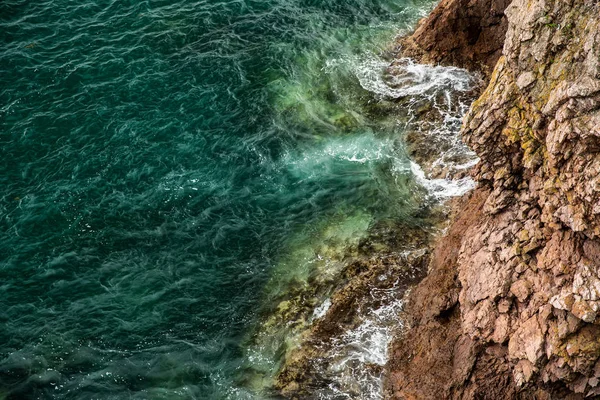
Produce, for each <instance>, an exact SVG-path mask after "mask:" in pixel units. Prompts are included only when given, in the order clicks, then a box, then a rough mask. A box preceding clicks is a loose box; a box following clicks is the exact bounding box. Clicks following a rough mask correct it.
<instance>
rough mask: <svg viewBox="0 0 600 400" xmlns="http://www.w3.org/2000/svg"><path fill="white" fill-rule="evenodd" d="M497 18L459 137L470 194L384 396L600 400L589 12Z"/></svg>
mask: <svg viewBox="0 0 600 400" xmlns="http://www.w3.org/2000/svg"><path fill="white" fill-rule="evenodd" d="M443 3H444V2H443ZM446 3H453V2H452V1H449V2H446ZM455 3H458V2H455ZM467 3H479V4H480V5H488V3H489V2H488V1H479V2H477V1H475V2H467ZM440 7H441V6H440ZM448 7H449V5H448ZM444 10H446V9H442V11H444ZM438 14H439V12H438ZM434 15H436V14H435V13H434ZM506 16H507V20H508V30H507V32H506V39H505V41H504V49H503V55H502V57H500V59H499V60H498V63H497V65H496V67H495V69H494V72H493V74H492V75H491V78H490V83H489V86H488V87H487V89H486V90H485V91H484V92H483V94H482V95H481V97H480V98H479V100H477V101H476V102H475V103H474V104H473V105H472V107H471V109H470V111H469V112H468V113H467V116H466V117H465V119H464V122H463V128H462V135H463V138H464V140H465V141H466V143H467V144H468V145H469V146H470V147H471V148H472V149H473V150H474V151H475V152H476V153H477V155H478V156H479V157H480V159H481V161H480V162H479V163H478V165H477V166H476V167H475V168H474V170H473V172H472V173H473V176H474V177H475V179H476V180H477V181H478V182H479V187H478V189H476V191H475V192H474V193H473V194H471V195H470V197H469V198H468V199H465V200H464V201H465V203H464V205H463V206H461V208H460V212H459V213H458V216H457V218H456V219H455V222H454V223H453V225H452V227H451V228H450V230H449V234H448V236H447V237H446V238H444V239H442V240H441V241H440V242H439V243H438V245H437V247H436V249H435V251H434V253H433V255H432V258H431V262H430V264H429V268H430V271H431V272H430V275H429V276H428V277H427V278H426V279H425V280H424V281H423V282H422V283H421V284H420V285H419V286H418V287H417V288H416V289H415V290H414V292H413V294H412V295H411V297H410V300H409V306H408V313H407V314H408V317H407V318H408V322H409V323H410V325H411V328H410V329H409V330H408V331H407V332H406V333H405V335H403V336H402V337H401V338H399V339H398V340H397V341H396V343H395V344H394V346H393V349H392V356H391V360H390V362H389V363H388V380H387V390H388V391H387V394H388V395H389V396H390V397H392V398H399V399H429V398H430V399H439V398H461V399H475V398H478V399H499V398H502V399H511V398H536V399H563V398H572V399H575V398H584V397H587V398H597V397H598V396H600V318H598V313H599V312H600V4H599V3H598V2H597V1H587V0H570V1H553V0H534V1H525V0H514V1H513V2H512V3H511V4H510V6H508V7H507V8H506ZM435 18H437V19H436V20H435V21H433V22H430V25H431V24H434V25H435V24H439V23H440V22H439V21H440V18H441V17H440V16H437V17H434V19H435ZM448 20H452V19H451V18H450V19H448ZM481 23H483V22H481ZM422 26H423V25H422ZM422 26H421V27H420V28H419V29H423V28H422ZM431 26H433V25H431ZM451 28H452V27H451V26H449V27H447V29H451ZM441 32H443V30H442V31H441ZM417 33H418V31H417ZM436 34H438V33H436ZM439 34H441V33H439ZM429 35H433V36H432V37H435V35H434V34H433V33H429ZM432 54H433V55H432V56H431V57H437V56H436V54H437V53H436V51H435V49H434V50H433V53H432ZM459 54H460V52H459Z"/></svg>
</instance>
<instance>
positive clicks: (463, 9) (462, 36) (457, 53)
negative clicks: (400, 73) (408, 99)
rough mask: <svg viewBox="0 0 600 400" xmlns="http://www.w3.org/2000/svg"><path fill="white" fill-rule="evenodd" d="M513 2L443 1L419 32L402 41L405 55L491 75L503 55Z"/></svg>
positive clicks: (400, 42)
mask: <svg viewBox="0 0 600 400" xmlns="http://www.w3.org/2000/svg"><path fill="white" fill-rule="evenodd" d="M509 3H510V0H442V2H441V3H440V4H439V5H438V6H437V7H436V8H435V9H434V10H433V12H432V13H431V14H430V15H429V17H427V18H425V19H423V20H422V21H420V22H419V25H418V27H417V29H416V30H415V32H414V33H413V34H412V35H411V36H408V37H404V38H401V39H400V40H399V41H398V44H399V45H400V46H401V51H402V55H403V56H404V57H411V58H414V59H417V60H419V61H420V62H425V63H432V64H443V65H453V66H457V67H461V68H466V69H470V70H473V71H475V70H477V71H482V72H484V73H485V74H488V73H489V72H491V71H492V69H493V68H494V65H496V62H497V61H498V58H499V57H500V55H501V54H502V45H503V43H504V36H505V35H506V28H507V25H508V24H507V21H506V17H505V16H504V10H505V9H506V7H507V6H508V4H509Z"/></svg>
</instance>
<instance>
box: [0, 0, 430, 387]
mask: <svg viewBox="0 0 600 400" xmlns="http://www.w3.org/2000/svg"><path fill="white" fill-rule="evenodd" d="M434 2H435V1H434V0H263V1H250V0H240V1H221V0H205V1H192V0H190V1H188V0H153V1H129V0H123V1H115V0H111V1H108V0H97V1H93V2H92V1H86V0H82V1H74V0H40V1H27V0H3V1H2V2H0V32H1V34H0V127H1V128H0V146H1V147H0V148H1V157H0V189H1V192H0V309H1V310H2V312H1V313H0V399H30V398H31V399H37V398H40V399H42V398H43V399H46V398H48V399H92V398H94V399H95V398H98V399H187V398H196V399H217V398H252V394H251V391H250V389H248V388H244V387H239V385H240V382H243V381H244V378H243V376H241V375H243V373H244V367H243V366H244V365H246V366H247V364H248V360H247V352H246V350H245V348H244V346H245V343H246V342H247V341H248V337H249V336H251V335H252V332H253V331H255V330H256V329H257V325H258V324H260V323H261V321H262V318H263V316H261V310H264V309H265V301H267V300H268V299H269V298H270V296H272V292H273V291H277V290H285V284H282V285H279V286H278V284H277V282H280V281H281V279H279V278H278V277H281V276H287V275H289V274H298V275H302V274H304V273H306V271H304V270H302V268H300V267H299V266H298V262H299V261H298V260H303V259H305V258H306V257H310V254H311V249H312V248H313V247H314V246H316V245H318V244H319V242H320V241H322V240H327V241H329V242H330V243H332V246H334V247H335V246H341V247H343V246H344V245H346V244H347V243H348V242H351V241H353V240H356V238H357V237H360V236H361V235H362V234H363V233H364V231H365V230H366V229H367V228H368V227H369V226H370V225H372V224H373V223H375V222H376V221H381V220H384V219H390V220H394V219H407V220H408V219H413V220H415V221H417V220H418V214H419V210H420V207H422V204H421V203H419V201H420V200H419V199H421V198H422V197H420V195H418V193H419V190H420V189H419V186H418V184H417V183H416V182H415V179H414V176H413V172H411V168H410V163H409V160H408V159H407V157H406V154H405V153H406V152H405V150H404V146H403V144H402V141H401V140H400V135H399V134H398V127H397V126H396V124H395V122H394V119H393V116H389V115H380V116H379V117H375V115H376V114H377V113H376V112H374V111H373V110H376V109H377V106H378V104H379V102H380V101H382V100H381V96H378V95H377V93H373V91H369V90H366V89H364V87H366V86H368V85H366V84H365V82H367V81H369V79H371V78H370V77H372V76H377V75H378V74H380V73H381V66H382V65H384V64H385V63H384V62H382V61H381V60H380V59H379V58H378V54H379V53H381V52H382V51H383V50H384V49H385V48H386V46H388V44H389V43H390V41H391V40H392V38H393V37H394V35H396V34H397V33H399V32H401V31H402V30H405V29H408V28H409V27H410V26H412V25H413V24H414V22H415V21H416V20H417V19H418V17H419V16H422V15H423V14H424V13H425V12H426V10H428V9H429V8H430V7H431V6H432V4H433V3H434ZM367 88H368V87H367ZM415 223H418V221H417V222H415ZM332 251H333V250H332ZM278 279H279V280H278ZM284 280H285V279H284ZM274 282H275V283H274ZM255 395H256V396H257V397H258V398H260V396H261V395H260V394H255Z"/></svg>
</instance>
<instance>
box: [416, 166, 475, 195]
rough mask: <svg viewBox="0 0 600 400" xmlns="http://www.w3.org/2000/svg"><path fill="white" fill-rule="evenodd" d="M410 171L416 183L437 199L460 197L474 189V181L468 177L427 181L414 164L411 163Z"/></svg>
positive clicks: (421, 170) (421, 171) (423, 173)
mask: <svg viewBox="0 0 600 400" xmlns="http://www.w3.org/2000/svg"><path fill="white" fill-rule="evenodd" d="M410 166H411V171H412V172H413V175H414V176H415V178H416V180H417V182H418V183H419V184H420V185H421V186H423V187H424V188H426V189H427V191H428V192H429V193H430V194H431V195H432V196H434V197H436V198H438V199H440V200H441V199H445V198H449V197H456V196H462V195H463V194H465V193H467V192H469V191H470V190H472V189H474V188H475V181H474V180H473V179H471V178H470V177H464V178H461V179H429V178H427V176H426V175H425V172H424V171H423V169H422V168H421V167H420V166H419V164H417V163H416V162H411V163H410Z"/></svg>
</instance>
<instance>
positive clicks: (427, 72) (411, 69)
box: [354, 57, 474, 99]
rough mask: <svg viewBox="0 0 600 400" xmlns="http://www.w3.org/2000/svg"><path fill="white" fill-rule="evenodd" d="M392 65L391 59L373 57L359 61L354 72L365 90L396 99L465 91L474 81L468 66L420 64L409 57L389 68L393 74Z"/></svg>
mask: <svg viewBox="0 0 600 400" xmlns="http://www.w3.org/2000/svg"><path fill="white" fill-rule="evenodd" d="M388 67H389V63H388V62H387V61H384V60H381V59H379V58H376V57H372V58H367V59H365V60H363V61H362V62H361V63H358V64H356V65H355V68H354V73H355V75H356V77H357V78H358V81H359V82H360V85H361V86H362V87H363V88H364V89H365V90H368V91H369V92H372V93H375V94H377V95H380V96H382V97H386V98H392V99H397V98H401V97H407V96H433V95H434V94H437V93H436V92H439V91H440V90H444V91H458V92H464V91H467V90H469V89H470V88H471V87H472V85H473V82H474V77H473V76H472V75H471V74H469V72H467V71H466V70H464V69H461V68H456V67H442V66H433V65H426V64H418V63H415V62H414V61H413V60H411V59H409V58H405V59H402V60H400V61H399V62H398V63H397V65H395V66H393V67H389V71H390V72H391V73H390V74H385V73H384V72H385V71H386V69H388ZM384 77H388V79H385V78H384Z"/></svg>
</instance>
